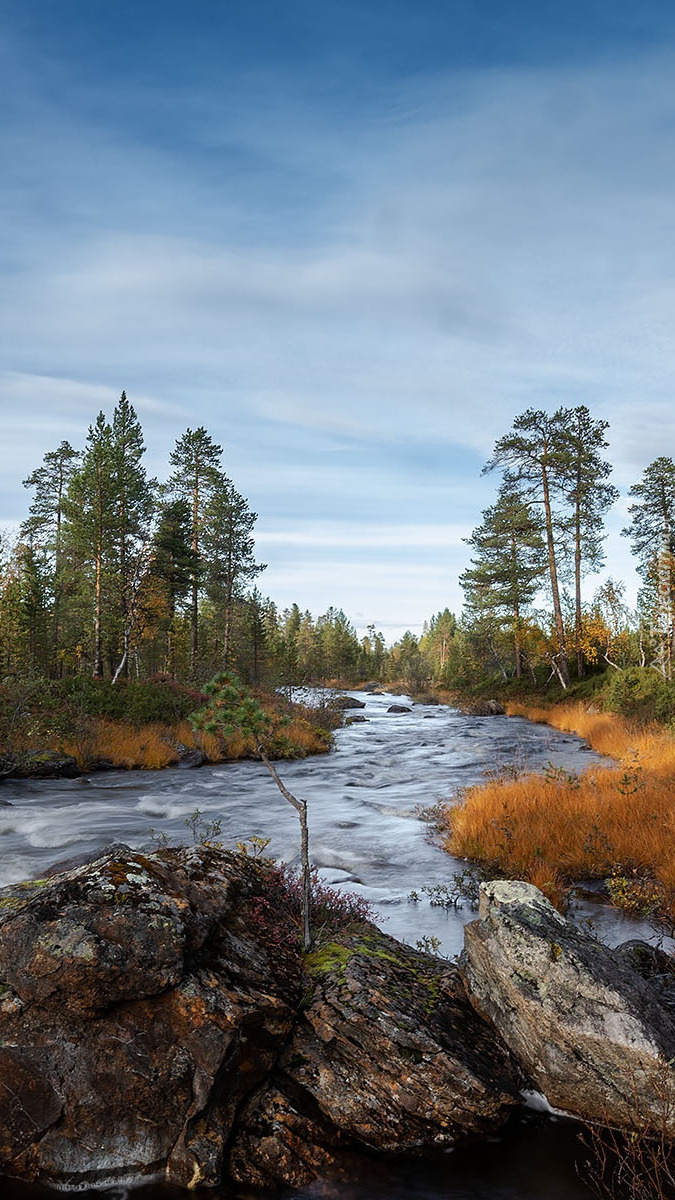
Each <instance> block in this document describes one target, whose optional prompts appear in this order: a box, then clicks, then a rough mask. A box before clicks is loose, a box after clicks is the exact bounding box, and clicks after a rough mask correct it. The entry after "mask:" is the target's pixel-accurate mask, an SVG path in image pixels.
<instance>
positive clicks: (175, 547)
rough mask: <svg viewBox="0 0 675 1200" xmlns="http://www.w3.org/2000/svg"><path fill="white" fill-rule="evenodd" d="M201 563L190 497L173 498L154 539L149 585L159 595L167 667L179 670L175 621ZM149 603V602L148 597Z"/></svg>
mask: <svg viewBox="0 0 675 1200" xmlns="http://www.w3.org/2000/svg"><path fill="white" fill-rule="evenodd" d="M198 569H199V564H198V562H197V561H196V560H195V554H194V551H193V549H192V523H191V517H190V506H189V505H188V502H187V500H172V501H167V502H166V503H164V504H163V505H162V507H161V509H160V514H159V521H158V524H157V529H156V530H155V534H154V537H153V541H152V550H151V555H150V566H149V570H148V575H147V579H146V588H147V590H148V591H149V592H150V593H151V595H153V596H155V595H157V594H159V603H158V605H157V609H158V624H159V627H160V632H161V633H162V636H163V639H164V655H163V658H164V664H163V670H164V671H165V672H169V673H170V674H172V675H174V674H175V673H176V656H175V634H176V629H175V623H176V613H177V610H178V608H179V606H180V605H181V604H182V603H183V602H184V601H185V600H186V599H187V597H188V596H189V594H190V588H191V585H192V579H193V576H194V574H195V573H196V571H198ZM146 603H149V597H148V600H146Z"/></svg>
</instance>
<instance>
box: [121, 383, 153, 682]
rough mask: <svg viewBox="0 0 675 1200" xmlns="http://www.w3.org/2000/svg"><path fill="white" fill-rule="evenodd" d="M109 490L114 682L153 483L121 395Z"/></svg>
mask: <svg viewBox="0 0 675 1200" xmlns="http://www.w3.org/2000/svg"><path fill="white" fill-rule="evenodd" d="M111 452H112V487H113V496H114V506H115V514H114V550H113V554H114V563H113V564H112V565H113V573H114V588H115V591H116V593H117V605H116V608H117V618H118V623H119V626H120V628H121V638H120V639H119V640H120V641H121V646H119V644H118V649H117V655H118V656H119V654H120V653H121V658H119V661H118V666H117V670H116V671H115V674H114V676H113V682H115V681H116V680H117V678H118V677H119V675H120V674H121V673H122V672H123V671H124V672H125V673H128V666H129V651H130V639H131V634H132V631H133V629H134V625H135V623H136V618H137V602H138V596H139V589H140V585H141V581H142V577H143V569H144V567H145V566H146V565H147V559H148V553H149V539H150V522H151V520H152V516H153V512H154V498H153V490H154V488H155V486H156V485H155V481H154V480H152V481H149V480H148V478H147V475H146V471H145V467H144V466H143V462H142V459H143V454H144V453H145V444H144V441H143V431H142V429H141V425H140V422H139V420H138V418H137V416H136V413H135V412H134V409H133V407H132V405H131V404H130V403H129V401H128V399H127V395H126V392H122V395H121V396H120V400H119V403H118V405H117V407H116V408H115V411H114V413H113V420H112V431H111Z"/></svg>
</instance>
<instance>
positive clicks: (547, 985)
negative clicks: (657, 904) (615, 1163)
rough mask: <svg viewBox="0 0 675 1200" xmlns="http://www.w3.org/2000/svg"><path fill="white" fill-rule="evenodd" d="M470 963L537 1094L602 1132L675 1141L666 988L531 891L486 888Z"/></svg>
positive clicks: (508, 885) (471, 935)
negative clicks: (610, 1128)
mask: <svg viewBox="0 0 675 1200" xmlns="http://www.w3.org/2000/svg"><path fill="white" fill-rule="evenodd" d="M464 944H465V949H464V954H463V957H462V961H461V966H462V970H463V972H464V975H465V978H466V982H467V986H468V988H469V991H470V994H471V997H472V999H473V1002H474V1004H475V1005H476V1007H477V1008H478V1010H479V1011H480V1012H481V1013H482V1014H483V1015H485V1016H486V1017H487V1018H488V1019H489V1020H490V1021H492V1022H493V1023H494V1025H495V1026H496V1027H497V1028H498V1029H499V1031H500V1033H501V1034H502V1035H503V1037H504V1040H505V1041H506V1043H507V1045H508V1046H509V1048H510V1049H511V1051H512V1053H513V1055H514V1056H515V1058H516V1059H517V1060H518V1061H519V1062H520V1064H521V1065H522V1067H523V1069H524V1070H525V1071H526V1072H527V1074H528V1076H529V1078H530V1080H531V1083H532V1084H533V1085H534V1086H535V1087H536V1088H537V1089H538V1090H539V1091H541V1092H543V1093H544V1094H545V1095H546V1097H547V1099H548V1101H549V1102H550V1103H551V1104H552V1105H553V1106H554V1107H557V1108H561V1109H565V1110H566V1111H568V1112H570V1113H574V1114H576V1115H577V1116H580V1117H583V1118H585V1119H588V1120H591V1121H597V1122H601V1123H605V1124H617V1125H628V1126H631V1125H632V1124H634V1123H635V1122H636V1121H638V1122H640V1123H641V1124H643V1125H646V1126H649V1125H651V1126H653V1127H654V1128H656V1129H658V1130H660V1129H661V1127H662V1122H663V1120H664V1116H666V1117H667V1120H668V1122H670V1126H671V1133H672V1134H673V1135H675V1110H674V1109H673V1106H672V1103H671V1104H670V1113H669V1114H666V1113H665V1112H664V1086H665V1087H666V1089H667V1090H669V1092H670V1095H671V1096H672V1095H675V1071H674V1070H673V1065H672V1064H673V1061H674V1060H675V1022H674V1021H673V1017H672V1013H671V1012H670V1011H669V1010H668V1008H667V1007H666V1006H665V1005H664V1003H663V1002H662V999H661V997H660V995H659V991H658V989H657V987H655V986H653V985H652V984H651V983H650V981H649V979H647V978H643V977H642V975H641V974H640V973H639V972H638V971H637V970H636V969H635V968H634V967H633V966H631V964H630V962H629V961H628V959H627V957H626V955H625V954H617V953H615V952H614V951H612V950H610V949H609V948H608V947H607V946H604V945H602V944H601V943H600V942H598V941H596V940H595V939H594V938H593V937H591V936H590V934H588V933H586V932H584V931H582V930H580V929H578V928H577V927H576V926H574V925H573V924H572V923H571V922H570V921H567V920H566V919H565V918H564V917H563V916H561V915H560V913H558V912H557V911H556V910H555V909H554V908H553V906H552V905H551V904H550V903H549V902H548V900H546V899H545V897H544V896H542V894H541V892H539V891H538V890H537V889H536V888H535V887H533V886H532V885H531V884H527V883H514V882H508V881H499V882H493V883H488V884H483V885H481V896H480V908H479V919H478V920H477V921H474V922H472V924H470V925H468V926H467V928H466V930H465V943H464Z"/></svg>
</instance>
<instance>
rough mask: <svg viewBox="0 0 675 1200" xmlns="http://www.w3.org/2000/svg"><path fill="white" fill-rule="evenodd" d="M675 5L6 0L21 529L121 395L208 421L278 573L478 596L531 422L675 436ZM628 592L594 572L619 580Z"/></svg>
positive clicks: (158, 440) (321, 600)
mask: <svg viewBox="0 0 675 1200" xmlns="http://www.w3.org/2000/svg"><path fill="white" fill-rule="evenodd" d="M674 67H675V6H672V5H670V4H666V3H653V2H652V3H649V2H643V3H641V4H639V5H635V4H634V3H624V2H623V0H615V2H612V3H610V2H609V0H608V2H606V3H604V2H603V3H593V2H591V3H589V4H586V5H583V6H582V5H581V4H579V3H576V2H575V0H573V2H572V3H566V4H564V5H560V4H559V3H556V4H553V3H547V2H541V0H540V2H538V3H536V4H535V3H508V4H506V3H504V0H501V2H500V3H497V2H494V3H493V2H489V3H488V2H483V3H481V2H480V0H463V2H457V3H455V2H453V0H446V2H444V3H443V2H440V0H439V2H432V0H427V2H425V0H416V2H413V0H386V2H385V0H359V2H352V0H348V2H341V3H336V2H333V0H276V2H274V0H247V2H244V0H192V2H191V3H190V4H187V3H186V2H185V0H183V2H181V3H174V2H172V0H161V2H160V0H121V2H119V3H116V4H114V5H113V4H111V3H110V0H70V2H69V0H4V3H3V6H2V15H1V16H0V81H1V82H0V102H1V105H2V120H1V121H0V162H1V163H2V168H1V169H0V206H1V209H0V211H1V215H2V219H1V221H0V263H1V268H2V288H1V289H0V330H1V332H2V337H1V338H0V410H1V412H2V429H3V437H2V440H1V442H0V460H1V466H2V471H1V473H0V524H2V523H6V524H11V523H12V522H16V521H17V520H20V519H21V517H22V516H23V515H24V513H25V509H26V505H27V502H28V494H27V493H26V492H25V491H24V489H23V488H22V487H21V480H22V479H23V478H24V477H25V476H26V475H27V474H28V473H29V472H30V471H31V470H32V469H33V468H34V467H35V466H36V465H38V464H39V462H40V461H41V459H42V455H43V454H44V453H45V452H46V451H47V450H50V449H53V448H54V447H55V446H56V445H57V444H58V442H59V441H60V440H61V439H62V438H63V437H67V438H69V439H70V440H71V441H72V442H73V444H75V445H81V444H82V442H83V439H84V436H85V434H86V428H87V425H88V424H89V422H90V421H92V420H93V419H94V417H95V415H96V413H97V412H98V410H99V408H103V409H104V410H105V411H106V412H107V413H109V414H110V413H111V412H112V409H113V407H114V405H115V402H116V399H117V397H118V396H119V393H120V391H121V390H122V388H125V389H126V390H127V393H128V395H129V398H130V399H131V401H132V403H133V404H134V406H135V407H136V410H137V412H138V414H139V416H140V417H141V420H142V422H143V426H144V429H145V432H146V440H147V443H148V447H149V455H148V459H149V464H148V465H149V467H150V469H151V471H152V472H153V473H156V474H158V475H160V476H163V475H165V474H166V471H167V465H166V464H167V459H168V454H169V451H170V449H171V447H172V446H173V443H174V441H175V439H176V438H177V437H178V436H179V435H180V434H181V433H182V432H183V431H184V429H185V428H186V427H187V426H188V425H189V426H192V427H194V426H196V425H198V424H203V425H205V426H206V427H207V428H208V429H209V431H210V432H211V433H212V435H213V436H214V438H215V439H216V440H217V441H219V442H221V443H222V445H223V446H224V448H225V455H224V465H225V467H226V469H227V470H228V473H229V474H230V475H231V477H232V478H233V480H234V482H235V484H236V486H237V487H238V488H239V490H240V491H242V492H243V493H244V494H245V495H246V496H247V497H248V498H249V500H250V502H251V505H252V507H253V508H254V509H255V510H256V511H257V512H258V513H259V522H258V549H259V554H260V557H261V558H262V559H263V560H265V561H266V562H267V563H268V564H269V567H268V570H267V572H266V573H265V575H264V576H263V577H262V580H261V584H262V586H263V588H264V590H265V591H266V592H267V593H268V594H269V595H271V596H272V597H273V598H274V599H275V600H276V601H277V602H278V603H279V604H280V605H281V606H284V605H286V604H289V603H291V602H292V601H293V600H297V601H298V603H300V605H301V606H302V607H308V608H310V609H312V610H313V611H314V612H320V611H324V610H325V609H326V608H327V607H328V606H329V605H330V604H333V605H336V606H341V607H343V608H344V609H345V611H346V612H347V613H348V615H349V616H350V617H351V618H352V620H354V621H355V623H356V624H357V625H358V626H359V627H364V626H366V625H367V624H369V623H371V622H374V623H375V624H376V625H377V626H378V627H380V628H381V629H382V630H383V631H384V633H385V635H386V636H387V637H388V638H393V637H395V636H398V635H399V634H400V633H401V632H402V631H403V630H404V629H405V628H412V629H414V630H416V631H419V629H420V628H421V624H422V621H423V620H424V619H425V617H428V616H430V615H431V614H432V613H433V612H435V611H437V610H438V609H440V608H443V607H444V606H445V605H446V604H448V605H449V606H450V607H451V608H454V609H455V610H458V609H459V607H460V606H461V593H460V590H459V588H458V584H457V577H458V575H459V573H460V572H461V570H462V569H463V567H464V566H465V565H466V563H467V548H466V546H465V545H464V543H463V541H462V539H463V538H464V537H466V536H468V535H469V534H470V532H471V530H472V528H473V527H474V526H475V525H476V524H477V523H478V521H479V520H480V514H481V510H482V509H483V508H484V507H485V506H486V505H487V504H489V503H490V502H491V500H492V498H493V495H494V490H495V488H496V485H497V480H496V479H494V478H481V476H480V470H481V467H482V465H483V463H484V462H485V460H486V458H487V457H488V456H489V454H490V451H491V449H492V446H493V443H494V441H495V439H496V438H497V437H499V436H500V435H501V434H503V433H504V432H506V430H507V429H508V427H509V425H510V423H511V421H512V419H513V417H514V416H515V415H516V414H517V413H519V412H522V411H523V410H524V409H525V408H527V407H530V406H532V407H543V408H555V407H558V406H559V405H561V404H565V405H568V404H569V405H574V404H579V403H584V404H587V405H588V406H589V408H590V409H591V411H592V412H593V414H594V415H595V416H597V417H602V418H604V419H605V420H608V421H609V422H610V434H609V436H610V442H611V450H610V457H611V459H612V461H613V462H614V463H615V476H614V480H615V482H616V484H617V486H618V487H619V488H620V489H621V491H622V493H623V497H622V500H621V501H620V502H619V504H618V505H617V508H616V511H615V512H614V513H613V514H612V516H611V518H610V522H609V527H610V539H609V543H608V557H609V567H610V569H611V571H612V573H613V574H615V575H618V576H620V577H624V578H626V579H628V581H629V584H630V586H631V587H633V586H634V576H633V575H632V571H631V564H630V559H629V555H628V547H627V545H626V544H625V540H622V539H620V538H619V536H618V531H619V530H620V528H621V526H622V524H623V523H624V521H625V509H626V498H625V492H626V489H627V488H628V487H629V486H630V484H631V483H632V482H635V481H636V480H637V479H638V478H639V477H640V475H641V474H642V471H643V470H644V467H645V466H646V465H647V464H648V463H649V462H650V461H651V460H652V459H653V458H655V457H656V456H657V455H659V454H673V455H675V436H674V430H673V414H674V412H675V407H674V401H673V395H674V388H673V382H674V381H673V365H674V341H673V338H674V333H673V330H674V321H673V318H674V316H675V311H674V310H675V285H674V283H673V280H674V278H675V271H674V268H675V237H674V236H673V234H674V233H675V205H674V204H673V196H674V191H675V187H674V185H675V87H674V84H673V81H674V80H675V70H674ZM594 582H595V581H590V582H589V589H590V590H592V588H593V586H594Z"/></svg>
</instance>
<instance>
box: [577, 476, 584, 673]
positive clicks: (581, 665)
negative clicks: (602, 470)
mask: <svg viewBox="0 0 675 1200" xmlns="http://www.w3.org/2000/svg"><path fill="white" fill-rule="evenodd" d="M580 486H581V484H580V483H579V482H577V500H576V505H575V511H574V636H575V639H576V643H577V676H578V678H579V679H583V677H584V675H585V673H586V670H585V663H584V653H583V650H582V649H581V505H580V501H579V495H578V494H579V489H580Z"/></svg>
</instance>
